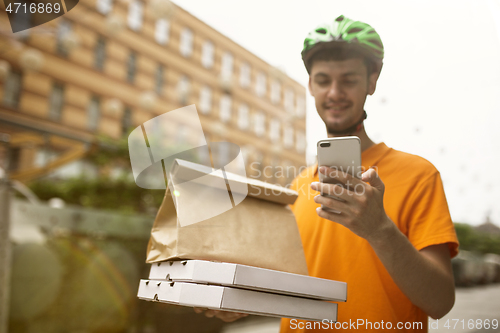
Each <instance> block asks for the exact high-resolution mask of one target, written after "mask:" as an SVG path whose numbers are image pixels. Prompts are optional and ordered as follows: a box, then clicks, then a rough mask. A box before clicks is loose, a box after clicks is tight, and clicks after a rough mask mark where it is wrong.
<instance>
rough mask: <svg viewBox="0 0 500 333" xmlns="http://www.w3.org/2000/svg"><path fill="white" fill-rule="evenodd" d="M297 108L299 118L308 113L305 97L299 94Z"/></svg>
mask: <svg viewBox="0 0 500 333" xmlns="http://www.w3.org/2000/svg"><path fill="white" fill-rule="evenodd" d="M295 110H296V111H295V112H296V114H297V116H298V117H299V118H303V117H304V116H305V115H306V101H305V98H304V97H300V96H297V105H296V107H295Z"/></svg>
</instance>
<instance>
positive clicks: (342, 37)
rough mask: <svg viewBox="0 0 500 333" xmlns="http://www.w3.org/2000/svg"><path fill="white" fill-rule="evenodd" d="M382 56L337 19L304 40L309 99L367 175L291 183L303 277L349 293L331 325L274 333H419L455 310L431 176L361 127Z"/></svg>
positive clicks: (289, 325)
mask: <svg viewBox="0 0 500 333" xmlns="http://www.w3.org/2000/svg"><path fill="white" fill-rule="evenodd" d="M383 56H384V49H383V45H382V41H381V40H380V36H379V35H378V34H377V32H376V31H375V30H374V29H373V28H372V27H371V26H369V25H368V24H366V23H363V22H359V21H353V20H350V19H348V18H345V17H344V16H339V17H338V18H336V19H335V20H334V21H333V23H332V24H325V25H323V26H320V27H318V28H317V29H315V30H313V31H312V32H310V33H309V35H308V36H307V38H306V39H305V41H304V49H303V51H302V58H303V60H304V64H305V66H306V69H307V71H308V73H309V91H310V93H311V95H312V96H313V97H314V98H315V102H316V109H317V111H318V114H319V116H320V117H321V119H322V120H323V121H324V123H325V126H326V129H327V132H328V136H329V137H340V136H346V135H355V136H357V137H359V139H360V140H361V149H362V164H363V167H364V168H365V169H366V170H367V171H366V172H364V173H363V175H362V178H361V180H358V179H354V178H352V177H350V176H349V175H347V174H345V173H343V172H341V171H339V170H332V169H328V168H324V167H321V168H320V170H318V166H314V167H312V168H309V169H308V170H306V171H305V172H304V173H302V174H301V175H300V176H299V177H297V179H295V180H294V182H293V184H292V186H291V188H292V189H295V190H296V191H297V192H298V193H299V197H298V199H297V201H296V202H295V204H294V205H293V207H292V209H293V211H294V214H295V217H296V219H297V224H298V226H299V230H300V234H301V237H302V242H303V245H304V252H305V255H306V260H307V265H308V269H309V274H310V275H311V276H316V277H320V278H326V279H332V280H338V281H345V282H347V285H348V295H347V302H346V303H340V304H339V307H338V309H339V310H338V323H337V324H336V325H335V324H330V325H318V323H316V325H314V323H311V322H304V321H297V320H294V319H293V320H290V319H283V320H282V322H281V332H282V333H285V332H304V331H307V332H315V331H317V332H324V331H327V330H329V329H331V330H338V329H340V330H342V331H377V332H379V331H380V330H390V329H394V330H397V329H399V330H405V331H419V332H426V331H427V317H428V316H431V317H432V318H441V317H442V316H444V315H445V314H446V313H447V312H448V311H449V310H450V309H451V308H452V306H453V304H454V301H455V288H454V281H453V274H452V270H451V259H450V258H451V257H453V256H455V255H456V254H457V251H458V241H457V237H456V234H455V229H454V227H453V223H452V221H451V218H450V214H449V210H448V205H447V203H446V198H445V195H444V191H443V185H442V182H441V178H440V175H439V172H438V171H437V170H436V168H435V167H434V166H433V165H432V164H430V163H429V162H428V161H426V160H425V159H423V158H421V157H418V156H415V155H410V154H407V153H403V152H399V151H396V150H394V149H391V148H388V147H387V146H386V145H385V144H384V143H378V144H375V143H374V142H373V141H371V140H370V138H369V137H368V135H367V134H366V132H365V128H364V126H363V120H364V119H365V118H366V113H365V111H364V104H365V100H366V96H367V95H372V94H373V93H374V92H375V88H376V84H377V79H378V77H379V74H380V71H381V69H382V59H383ZM402 112H403V111H402ZM318 172H323V173H324V174H327V175H329V176H330V177H334V178H337V180H339V181H340V182H341V183H344V184H346V183H348V182H349V183H350V184H351V188H355V189H356V191H353V190H351V189H344V188H342V187H340V186H339V185H334V184H322V183H319V179H318ZM320 192H321V193H326V194H335V196H336V197H340V198H341V199H342V200H334V199H331V198H328V197H324V196H320V195H319V193H320ZM339 193H340V194H339ZM321 205H324V206H326V207H329V208H331V209H333V210H335V211H338V212H340V213H339V214H335V213H329V212H327V211H325V210H323V209H321ZM197 311H199V312H201V311H202V310H201V309H200V310H197ZM206 315H207V316H214V315H215V316H217V317H219V318H221V319H223V320H225V321H233V320H236V319H237V318H239V317H240V315H239V314H236V313H224V312H215V311H208V312H207V313H206Z"/></svg>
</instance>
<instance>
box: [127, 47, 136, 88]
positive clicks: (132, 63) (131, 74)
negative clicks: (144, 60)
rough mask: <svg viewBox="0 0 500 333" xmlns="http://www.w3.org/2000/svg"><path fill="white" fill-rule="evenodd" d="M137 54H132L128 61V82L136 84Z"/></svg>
mask: <svg viewBox="0 0 500 333" xmlns="http://www.w3.org/2000/svg"><path fill="white" fill-rule="evenodd" d="M136 58H137V56H136V54H135V52H130V54H129V55H128V60H127V81H128V82H129V83H134V80H135V72H136Z"/></svg>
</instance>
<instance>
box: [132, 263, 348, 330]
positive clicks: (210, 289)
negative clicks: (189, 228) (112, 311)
mask: <svg viewBox="0 0 500 333" xmlns="http://www.w3.org/2000/svg"><path fill="white" fill-rule="evenodd" d="M138 297H139V298H141V299H143V300H149V301H157V302H165V303H171V304H177V305H184V306H190V307H199V308H207V309H213V310H224V311H233V312H240V313H248V314H254V315H262V316H272V317H287V318H295V319H304V320H313V321H323V320H328V321H329V322H336V321H337V303H332V302H329V301H334V302H345V301H346V298H347V284H346V283H345V282H338V281H332V280H327V279H320V278H314V277H310V276H305V275H300V274H292V273H286V272H281V271H275V270H270V269H264V268H258V267H252V266H246V265H240V264H232V263H223V262H213V261H204V260H184V261H164V262H158V263H155V264H152V265H151V272H150V273H149V279H147V280H141V282H140V285H139V292H138Z"/></svg>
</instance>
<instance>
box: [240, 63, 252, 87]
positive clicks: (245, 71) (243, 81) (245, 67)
mask: <svg viewBox="0 0 500 333" xmlns="http://www.w3.org/2000/svg"><path fill="white" fill-rule="evenodd" d="M240 86H241V87H242V88H248V87H249V86H250V65H249V64H247V63H246V62H244V63H242V64H241V66H240Z"/></svg>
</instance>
